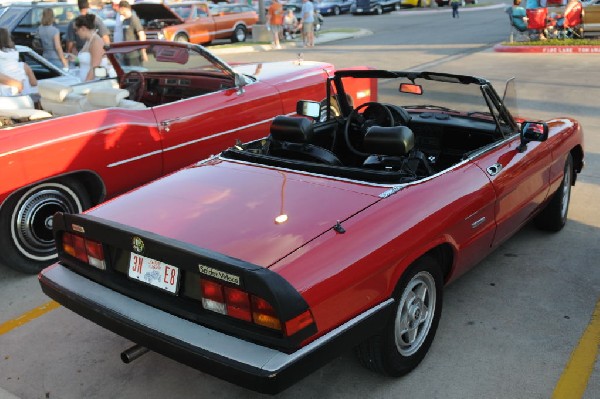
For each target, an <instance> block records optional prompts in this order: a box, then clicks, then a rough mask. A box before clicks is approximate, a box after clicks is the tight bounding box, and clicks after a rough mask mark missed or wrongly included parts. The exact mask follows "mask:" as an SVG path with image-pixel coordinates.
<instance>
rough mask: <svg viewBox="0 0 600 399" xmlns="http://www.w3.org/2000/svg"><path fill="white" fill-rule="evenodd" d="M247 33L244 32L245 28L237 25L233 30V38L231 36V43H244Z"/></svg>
mask: <svg viewBox="0 0 600 399" xmlns="http://www.w3.org/2000/svg"><path fill="white" fill-rule="evenodd" d="M247 35H248V33H247V32H246V28H245V27H244V26H242V25H238V26H236V27H235V29H234V30H233V36H231V41H232V42H233V43H239V42H245V41H246V37H247Z"/></svg>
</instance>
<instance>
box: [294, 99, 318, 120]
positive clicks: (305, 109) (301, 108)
mask: <svg viewBox="0 0 600 399" xmlns="http://www.w3.org/2000/svg"><path fill="white" fill-rule="evenodd" d="M296 113H297V114H298V115H302V116H310V117H311V118H315V119H317V118H319V117H320V116H321V103H320V102H318V101H309V100H300V101H298V103H296Z"/></svg>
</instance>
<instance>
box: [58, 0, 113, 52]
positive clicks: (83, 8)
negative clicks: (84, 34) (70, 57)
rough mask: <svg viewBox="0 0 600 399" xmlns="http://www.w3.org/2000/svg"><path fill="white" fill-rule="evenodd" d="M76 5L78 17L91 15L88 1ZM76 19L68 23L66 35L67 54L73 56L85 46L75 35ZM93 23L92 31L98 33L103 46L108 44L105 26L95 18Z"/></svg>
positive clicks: (80, 1)
mask: <svg viewBox="0 0 600 399" xmlns="http://www.w3.org/2000/svg"><path fill="white" fill-rule="evenodd" d="M77 4H78V6H79V12H80V16H81V15H83V16H85V15H88V14H89V15H93V14H91V13H90V12H89V11H90V4H89V2H88V0H78V2H77ZM77 18H78V17H77ZM77 18H75V19H74V20H72V21H71V22H70V23H69V25H68V26H67V34H66V41H67V53H69V54H75V55H76V54H77V53H79V51H81V49H82V48H83V45H84V44H85V41H84V40H81V39H80V37H79V36H78V35H77V34H76V33H75V20H76V19H77ZM94 21H95V22H94V29H95V30H96V31H98V35H99V36H100V37H101V38H102V40H103V41H104V44H110V37H109V32H108V29H107V28H106V26H105V25H104V22H102V19H100V18H95V19H94Z"/></svg>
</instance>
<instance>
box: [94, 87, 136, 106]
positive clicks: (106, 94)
mask: <svg viewBox="0 0 600 399" xmlns="http://www.w3.org/2000/svg"><path fill="white" fill-rule="evenodd" d="M127 96H129V92H128V91H127V90H125V89H112V88H102V89H95V90H92V91H90V92H89V93H88V94H87V100H88V101H89V103H90V104H92V105H95V106H97V107H116V106H118V105H119V101H121V100H123V99H125V98H127Z"/></svg>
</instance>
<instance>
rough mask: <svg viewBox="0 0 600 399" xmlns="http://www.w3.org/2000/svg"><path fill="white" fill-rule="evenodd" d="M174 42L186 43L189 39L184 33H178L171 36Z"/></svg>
mask: <svg viewBox="0 0 600 399" xmlns="http://www.w3.org/2000/svg"><path fill="white" fill-rule="evenodd" d="M173 41H174V42H180V43H187V42H189V41H190V39H189V37H187V35H186V34H185V33H178V34H176V35H175V37H174V38H173Z"/></svg>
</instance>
